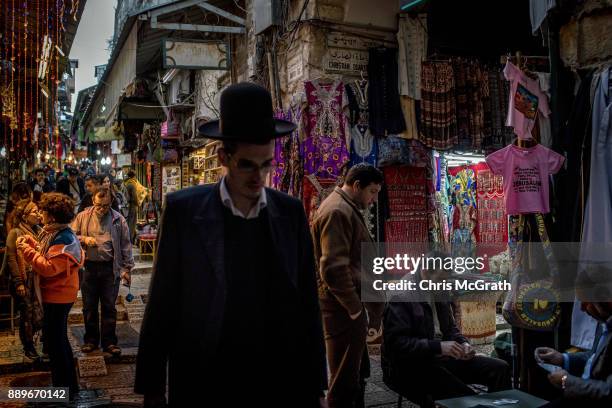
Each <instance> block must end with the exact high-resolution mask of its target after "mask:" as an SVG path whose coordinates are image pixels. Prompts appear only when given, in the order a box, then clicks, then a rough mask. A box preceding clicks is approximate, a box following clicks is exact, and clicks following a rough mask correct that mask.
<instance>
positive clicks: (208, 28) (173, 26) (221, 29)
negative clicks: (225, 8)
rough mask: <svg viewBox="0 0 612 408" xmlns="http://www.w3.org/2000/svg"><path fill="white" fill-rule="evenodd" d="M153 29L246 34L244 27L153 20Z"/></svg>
mask: <svg viewBox="0 0 612 408" xmlns="http://www.w3.org/2000/svg"><path fill="white" fill-rule="evenodd" d="M151 28H156V29H162V30H173V31H177V30H178V31H199V32H209V33H225V34H244V33H246V30H245V28H244V27H226V26H216V25H197V24H182V23H158V22H157V21H153V18H151Z"/></svg>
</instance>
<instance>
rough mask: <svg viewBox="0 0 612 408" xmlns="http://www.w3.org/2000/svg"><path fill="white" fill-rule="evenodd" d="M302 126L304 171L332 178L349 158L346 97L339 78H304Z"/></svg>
mask: <svg viewBox="0 0 612 408" xmlns="http://www.w3.org/2000/svg"><path fill="white" fill-rule="evenodd" d="M304 91H305V92H304V95H303V99H302V113H301V119H302V130H303V133H302V134H303V137H304V140H303V142H302V151H303V155H304V174H305V175H310V174H313V175H315V176H316V177H318V178H322V179H335V178H337V177H338V176H339V175H340V174H341V173H342V169H343V168H344V166H345V165H346V164H347V163H348V161H349V151H348V147H347V146H348V145H349V144H348V140H349V137H348V123H347V117H346V115H345V109H346V107H347V106H348V99H347V96H346V92H345V89H344V84H343V83H342V82H341V81H333V82H331V83H323V82H321V81H319V80H314V81H306V82H304Z"/></svg>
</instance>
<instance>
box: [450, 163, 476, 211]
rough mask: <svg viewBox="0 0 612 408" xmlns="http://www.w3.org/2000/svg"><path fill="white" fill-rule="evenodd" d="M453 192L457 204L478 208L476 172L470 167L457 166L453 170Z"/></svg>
mask: <svg viewBox="0 0 612 408" xmlns="http://www.w3.org/2000/svg"><path fill="white" fill-rule="evenodd" d="M451 174H452V175H453V179H452V180H451V193H452V194H453V196H454V202H455V203H456V204H463V205H469V206H471V207H474V208H476V172H475V171H474V169H472V168H470V167H465V168H463V167H455V168H454V169H452V170H451Z"/></svg>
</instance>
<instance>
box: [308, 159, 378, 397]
mask: <svg viewBox="0 0 612 408" xmlns="http://www.w3.org/2000/svg"><path fill="white" fill-rule="evenodd" d="M382 182H383V175H382V173H381V172H380V170H378V169H376V168H375V167H374V166H371V165H367V164H360V165H357V166H354V167H352V168H351V169H350V170H349V172H348V174H347V176H346V180H345V182H344V185H343V186H342V188H340V187H336V189H335V190H334V191H333V192H332V193H331V194H330V195H329V196H328V197H327V198H326V199H325V201H323V203H321V207H320V208H319V210H318V211H317V214H316V215H315V217H314V221H313V225H312V234H313V238H314V247H315V257H316V258H315V259H316V261H317V266H318V272H319V273H318V275H317V278H318V286H319V302H320V305H321V312H322V313H323V327H324V330H325V343H326V345H327V361H328V363H329V369H330V374H331V378H330V381H329V393H328V394H327V401H328V403H329V407H330V408H344V407H351V408H352V407H363V406H364V401H363V398H364V392H365V378H367V377H368V376H369V367H370V360H369V357H368V351H367V348H366V336H367V330H368V315H367V314H366V311H365V310H364V304H363V303H362V299H361V287H362V286H364V287H368V286H369V287H371V285H369V284H368V283H367V282H365V280H364V278H365V276H367V275H366V274H365V273H364V271H362V268H361V255H362V253H361V250H362V243H372V238H371V237H370V233H369V232H368V228H367V227H366V224H365V221H364V218H363V215H362V211H363V210H365V209H367V208H368V207H369V206H370V205H371V204H373V203H374V202H375V201H376V200H377V197H378V193H379V192H380V189H381V186H382ZM367 306H368V308H367V309H368V313H369V314H370V318H372V317H374V316H376V317H379V316H380V315H381V314H382V309H383V306H384V301H383V300H382V299H380V302H379V303H368V304H367Z"/></svg>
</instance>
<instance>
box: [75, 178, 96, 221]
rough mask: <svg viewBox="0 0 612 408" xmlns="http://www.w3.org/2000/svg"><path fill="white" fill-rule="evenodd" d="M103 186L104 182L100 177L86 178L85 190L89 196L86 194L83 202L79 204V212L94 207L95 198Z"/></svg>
mask: <svg viewBox="0 0 612 408" xmlns="http://www.w3.org/2000/svg"><path fill="white" fill-rule="evenodd" d="M101 185H102V181H101V180H100V177H98V176H96V175H89V176H87V177H86V178H85V190H87V194H85V196H84V197H83V199H82V200H81V204H79V210H78V211H79V212H81V211H83V210H85V209H86V208H89V207H91V206H92V205H93V196H94V194H96V193H97V192H98V190H99V189H100V186H101Z"/></svg>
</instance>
